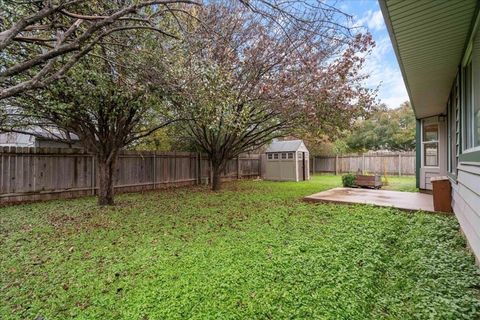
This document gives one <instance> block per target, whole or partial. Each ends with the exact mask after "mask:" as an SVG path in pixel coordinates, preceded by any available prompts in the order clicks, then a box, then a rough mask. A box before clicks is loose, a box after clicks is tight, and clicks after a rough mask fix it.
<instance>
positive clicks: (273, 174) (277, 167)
mask: <svg viewBox="0 0 480 320" xmlns="http://www.w3.org/2000/svg"><path fill="white" fill-rule="evenodd" d="M265 180H276V181H297V177H296V176H295V160H293V159H291V160H280V159H275V160H268V159H267V160H266V164H265Z"/></svg>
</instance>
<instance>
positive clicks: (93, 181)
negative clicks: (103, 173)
mask: <svg viewBox="0 0 480 320" xmlns="http://www.w3.org/2000/svg"><path fill="white" fill-rule="evenodd" d="M95 175H96V174H95V155H94V154H93V155H92V196H94V195H95V183H96V181H97V179H96V176H95Z"/></svg>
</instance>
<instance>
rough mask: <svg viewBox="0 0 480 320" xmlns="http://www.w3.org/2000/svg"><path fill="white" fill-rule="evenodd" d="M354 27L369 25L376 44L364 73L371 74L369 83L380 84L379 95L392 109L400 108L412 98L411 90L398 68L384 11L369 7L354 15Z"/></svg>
mask: <svg viewBox="0 0 480 320" xmlns="http://www.w3.org/2000/svg"><path fill="white" fill-rule="evenodd" d="M353 22H354V27H357V28H360V29H362V28H368V30H369V31H370V32H372V34H373V36H374V40H375V43H376V46H375V48H373V49H372V53H371V54H370V55H369V56H367V57H366V60H365V65H364V69H363V72H364V73H365V74H367V75H369V78H368V79H367V80H366V81H365V85H366V86H367V87H369V88H372V89H373V88H377V87H378V98H379V100H380V102H382V103H385V104H386V105H387V106H388V107H389V108H396V107H398V106H399V105H400V104H401V103H402V102H404V101H406V100H408V94H407V90H406V89H405V85H404V83H403V78H402V74H401V72H400V68H399V67H398V63H397V60H396V58H395V54H394V52H393V48H392V44H391V42H390V38H389V36H388V32H387V29H386V27H385V23H384V20H383V16H382V12H381V11H380V10H368V11H365V13H364V14H363V15H362V16H360V17H354V20H353Z"/></svg>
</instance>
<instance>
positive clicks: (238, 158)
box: [237, 156, 240, 180]
mask: <svg viewBox="0 0 480 320" xmlns="http://www.w3.org/2000/svg"><path fill="white" fill-rule="evenodd" d="M239 179H240V156H237V180H239Z"/></svg>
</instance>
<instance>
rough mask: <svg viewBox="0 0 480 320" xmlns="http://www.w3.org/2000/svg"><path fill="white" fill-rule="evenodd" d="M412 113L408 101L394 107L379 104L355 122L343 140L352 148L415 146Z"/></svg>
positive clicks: (378, 148)
mask: <svg viewBox="0 0 480 320" xmlns="http://www.w3.org/2000/svg"><path fill="white" fill-rule="evenodd" d="M415 124H416V122H415V115H414V114H413V110H412V108H411V106H410V103H409V102H408V101H406V102H404V103H402V104H401V106H400V107H398V108H396V109H388V108H387V107H386V106H381V107H380V108H379V109H378V110H376V111H375V112H373V113H372V114H371V116H370V117H368V118H367V119H364V120H360V121H358V122H357V123H356V124H355V126H354V128H353V130H352V131H351V132H350V133H349V134H348V136H347V138H346V139H345V141H346V143H347V146H348V148H349V149H350V150H352V151H367V150H391V151H410V150H414V149H415Z"/></svg>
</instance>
